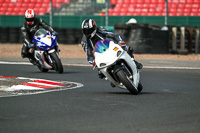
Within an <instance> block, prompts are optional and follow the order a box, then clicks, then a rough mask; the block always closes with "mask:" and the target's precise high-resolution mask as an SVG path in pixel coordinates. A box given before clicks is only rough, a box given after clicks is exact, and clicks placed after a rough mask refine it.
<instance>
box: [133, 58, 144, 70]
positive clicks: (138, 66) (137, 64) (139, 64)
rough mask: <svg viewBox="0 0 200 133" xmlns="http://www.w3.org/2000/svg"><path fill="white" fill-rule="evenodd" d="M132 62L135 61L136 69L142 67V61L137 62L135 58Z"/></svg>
mask: <svg viewBox="0 0 200 133" xmlns="http://www.w3.org/2000/svg"><path fill="white" fill-rule="evenodd" d="M134 62H135V64H136V66H137V69H142V68H143V65H142V63H139V62H137V61H136V60H134Z"/></svg>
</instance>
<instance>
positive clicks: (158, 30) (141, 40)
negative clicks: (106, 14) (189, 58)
mask: <svg viewBox="0 0 200 133" xmlns="http://www.w3.org/2000/svg"><path fill="white" fill-rule="evenodd" d="M163 27H164V26H160V25H149V24H116V25H115V28H114V29H115V31H114V32H115V34H119V35H120V36H121V38H122V39H123V40H124V41H125V42H126V43H127V45H129V46H131V47H132V48H133V49H134V53H158V54H164V53H176V54H190V53H195V54H199V53H200V44H199V43H200V41H199V39H200V38H199V37H200V35H199V28H197V27H189V26H185V27H184V26H182V27H177V26H167V29H168V30H163V29H162V28H163Z"/></svg>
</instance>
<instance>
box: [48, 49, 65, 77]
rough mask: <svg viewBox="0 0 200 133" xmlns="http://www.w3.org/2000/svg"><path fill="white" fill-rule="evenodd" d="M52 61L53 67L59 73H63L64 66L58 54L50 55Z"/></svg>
mask: <svg viewBox="0 0 200 133" xmlns="http://www.w3.org/2000/svg"><path fill="white" fill-rule="evenodd" d="M50 56H51V58H52V61H53V67H54V69H55V70H56V71H57V72H58V73H63V66H62V63H61V60H60V58H59V57H58V55H57V54H56V52H53V53H51V54H50Z"/></svg>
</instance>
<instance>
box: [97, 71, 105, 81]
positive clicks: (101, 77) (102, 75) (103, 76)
mask: <svg viewBox="0 0 200 133" xmlns="http://www.w3.org/2000/svg"><path fill="white" fill-rule="evenodd" d="M98 76H99V78H100V79H103V78H105V77H106V76H105V75H104V74H103V73H102V72H101V71H99V73H98Z"/></svg>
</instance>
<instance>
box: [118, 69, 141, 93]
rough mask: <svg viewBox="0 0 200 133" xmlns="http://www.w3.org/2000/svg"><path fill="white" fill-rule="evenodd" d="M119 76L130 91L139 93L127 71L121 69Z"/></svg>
mask: <svg viewBox="0 0 200 133" xmlns="http://www.w3.org/2000/svg"><path fill="white" fill-rule="evenodd" d="M116 75H117V77H118V78H119V80H120V81H121V82H122V84H123V85H124V86H125V87H126V88H127V89H128V90H129V92H130V93H131V94H133V95H137V94H138V90H137V89H136V88H135V87H134V86H133V85H132V83H131V82H130V80H129V79H128V77H127V75H126V74H125V72H124V71H123V70H119V71H118V72H117V73H116Z"/></svg>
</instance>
